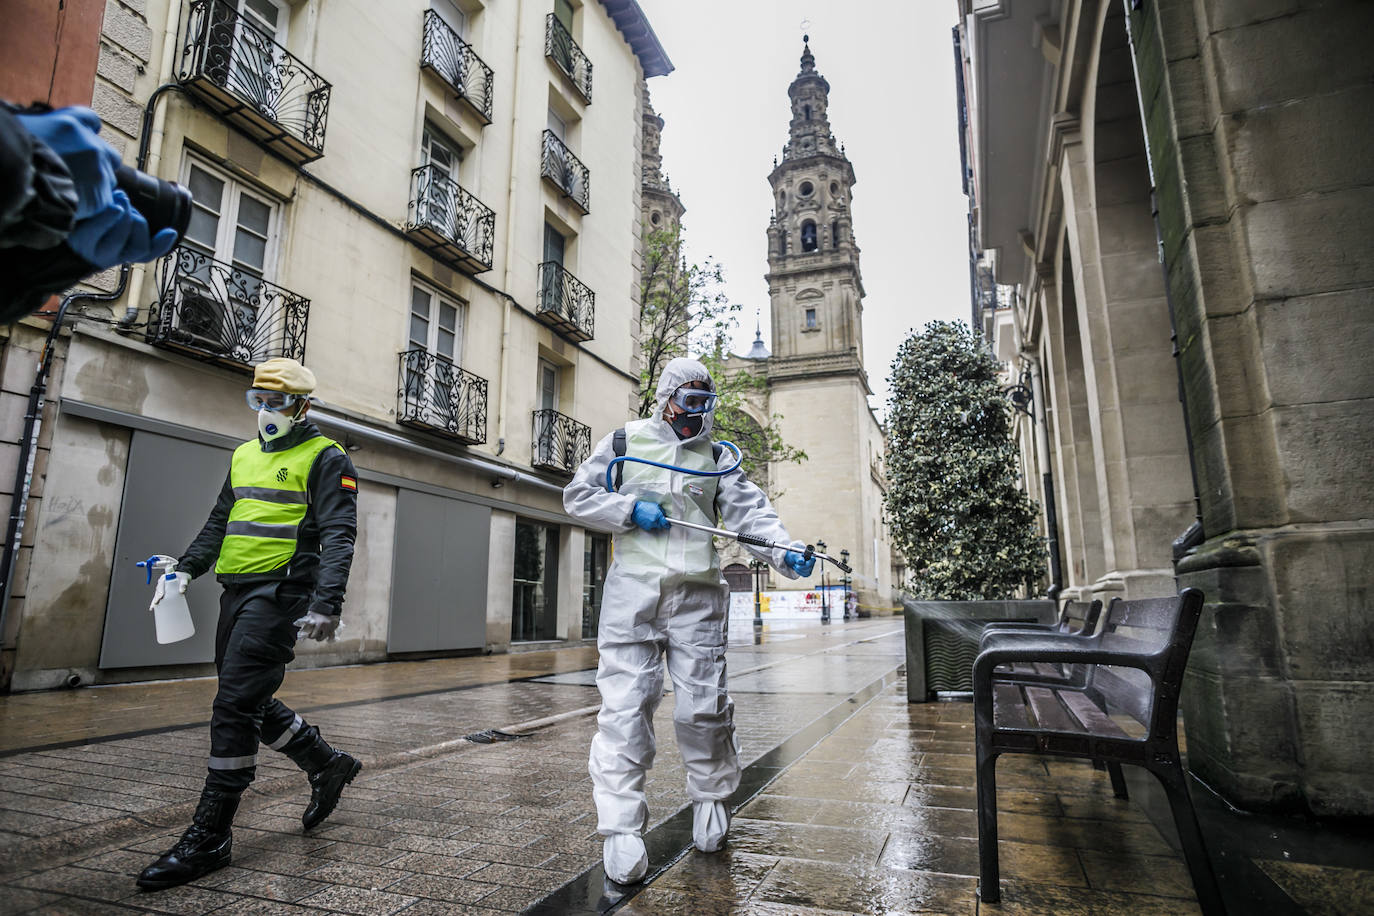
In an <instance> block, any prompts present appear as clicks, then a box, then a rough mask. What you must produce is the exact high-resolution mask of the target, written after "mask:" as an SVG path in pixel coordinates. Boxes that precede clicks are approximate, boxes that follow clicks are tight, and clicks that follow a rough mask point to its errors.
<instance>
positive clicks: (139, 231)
mask: <svg viewBox="0 0 1374 916" xmlns="http://www.w3.org/2000/svg"><path fill="white" fill-rule="evenodd" d="M176 243H177V231H176V230H175V229H171V228H167V229H163V230H161V231H160V232H158V233H157V235H154V236H152V237H151V238H150V237H149V236H148V221H147V220H146V219H144V218H143V214H142V213H139V212H138V211H137V210H135V209H134V206H133V204H131V203H129V197H128V195H127V194H125V193H124V192H123V191H121V190H119V189H118V188H116V189H115V190H114V192H113V194H111V199H110V205H109V206H108V207H106V208H105V209H104V210H101V211H100V212H99V213H97V214H95V215H94V216H92V217H90V218H88V219H83V220H80V221H78V222H77V224H76V228H74V229H73V230H72V232H71V235H69V236H67V244H68V245H69V246H70V247H71V249H72V251H75V252H76V253H77V254H79V255H81V257H83V258H85V259H86V260H87V261H89V262H91V264H93V265H95V266H96V267H97V268H100V269H104V268H106V267H113V266H114V265H116V264H131V263H133V262H135V261H151V260H154V259H156V258H160V257H162V256H163V255H164V254H166V253H167V252H169V251H171V250H172V246H173V245H175V244H176Z"/></svg>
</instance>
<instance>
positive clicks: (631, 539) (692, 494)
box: [563, 359, 816, 884]
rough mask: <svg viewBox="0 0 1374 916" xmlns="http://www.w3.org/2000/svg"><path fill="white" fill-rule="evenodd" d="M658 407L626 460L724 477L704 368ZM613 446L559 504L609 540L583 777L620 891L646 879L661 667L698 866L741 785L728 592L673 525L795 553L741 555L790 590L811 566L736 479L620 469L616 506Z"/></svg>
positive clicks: (631, 466)
mask: <svg viewBox="0 0 1374 916" xmlns="http://www.w3.org/2000/svg"><path fill="white" fill-rule="evenodd" d="M657 396H658V403H657V407H656V409H655V411H654V415H653V416H652V417H651V418H649V419H647V420H636V421H633V422H631V423H629V424H627V425H626V426H625V429H624V434H623V435H624V438H623V443H624V445H623V448H624V453H625V454H627V455H630V456H632V457H636V458H645V459H648V460H650V461H657V462H660V463H662V464H670V465H674V466H676V467H681V468H690V469H694V470H700V471H716V470H725V469H727V468H729V467H730V466H731V465H733V464H734V454H733V453H732V452H730V451H729V450H728V449H722V450H721V454H720V457H719V459H716V458H714V457H713V450H712V445H711V439H710V436H711V425H712V415H713V412H714V408H715V401H716V395H715V385H714V383H713V382H712V380H711V375H710V373H709V372H708V371H707V369H706V367H705V366H703V365H702V364H701V363H699V362H697V361H696V360H694V359H674V360H671V361H670V362H669V363H668V364H667V365H666V366H665V367H664V369H663V373H662V377H661V378H660V379H659V384H658V390H657ZM617 435H618V433H611V434H610V435H608V436H606V437H605V438H604V439H602V440H601V441H600V442H599V443H598V444H597V446H596V449H595V450H594V451H593V452H592V455H591V457H590V458H588V459H587V460H586V461H584V462H583V463H582V466H581V467H579V468H578V469H577V473H576V475H575V476H574V477H573V479H572V482H571V483H569V484H568V486H567V487H566V488H565V489H564V491H563V506H564V508H565V509H567V511H568V514H569V515H571V516H572V517H573V518H575V519H578V520H579V521H582V522H585V523H587V524H589V525H596V526H598V527H601V528H606V529H609V530H611V531H612V532H614V535H615V551H614V560H613V561H612V563H611V568H610V570H609V572H608V573H607V576H606V584H605V588H604V591H603V598H602V602H601V626H600V630H599V632H598V635H597V647H598V649H599V650H600V655H601V661H600V665H599V667H598V669H597V675H596V685H597V687H598V688H599V689H600V691H601V712H600V715H598V716H597V731H596V736H595V737H594V738H593V739H592V749H591V760H590V763H589V765H588V770H589V772H590V773H591V777H592V785H593V788H592V795H593V798H594V800H595V802H596V811H597V831H598V832H599V833H601V834H602V835H603V836H604V837H606V840H605V845H604V849H603V860H604V864H605V868H606V875H607V877H609V878H610V879H611V880H613V881H617V882H620V883H622V884H624V883H630V882H634V881H638V880H639V879H641V878H643V877H644V873H645V872H646V870H647V869H648V858H647V856H646V854H645V849H644V840H643V838H642V835H643V832H644V829H645V827H646V825H647V823H648V818H649V806H648V804H647V802H646V801H645V797H644V778H645V772H646V771H647V770H648V769H649V768H650V767H651V766H653V761H654V722H653V719H654V711H655V709H656V708H657V707H658V702H659V699H660V698H661V696H662V693H663V668H662V659H663V656H664V655H665V654H666V656H667V662H668V674H669V676H670V677H671V678H672V679H673V688H674V691H675V692H676V706H675V708H674V711H673V722H674V725H675V726H676V730H677V742H678V748H679V749H680V750H681V752H682V762H683V764H684V766H685V767H686V769H687V795H688V797H690V798H691V800H692V808H693V812H692V813H693V818H692V839H693V842H694V844H695V845H696V848H697V849H699V850H701V851H702V852H715V851H716V850H718V849H719V848H720V847H721V845H722V844H723V843H724V841H725V833H726V830H727V829H728V828H729V812H728V811H727V810H726V807H725V799H726V798H728V797H729V796H730V794H731V793H732V792H734V791H735V789H736V788H737V787H738V786H739V780H740V765H739V758H738V750H739V748H738V745H737V743H736V741H735V724H734V701H733V700H731V699H730V696H729V694H728V693H727V691H726V683H725V642H726V630H725V627H726V619H727V615H728V612H729V588H728V586H727V585H726V584H725V580H724V579H723V578H722V576H721V574H720V565H719V562H718V559H717V556H716V550H715V545H714V544H713V543H712V539H711V536H710V535H708V534H706V533H704V532H701V531H693V530H692V529H690V528H686V527H683V526H674V525H672V519H675V518H676V519H683V520H686V521H691V522H697V523H699V524H705V525H712V526H715V525H717V524H718V523H719V525H721V526H724V527H726V528H729V529H731V530H735V531H740V532H744V533H748V534H753V535H757V536H758V537H761V538H766V539H768V540H770V541H774V542H778V543H793V544H796V546H797V548H798V549H797V550H781V549H778V550H762V549H755V548H753V547H749V548H748V549H749V550H751V551H752V552H753V553H755V554H756V555H757V556H759V557H760V558H761V559H764V560H766V561H767V562H769V563H771V564H772V565H773V566H774V567H775V568H777V569H778V570H779V571H780V572H781V573H782V574H783V575H785V576H787V577H788V578H797V577H798V576H808V575H810V574H811V571H812V568H813V567H814V565H815V562H816V561H815V559H814V558H809V557H806V558H804V557H803V554H802V553H801V550H800V548H801V545H800V544H797V543H796V542H793V541H792V540H791V539H790V538H789V537H788V535H787V531H786V530H785V529H784V528H783V526H782V523H781V522H779V521H778V516H777V513H776V512H774V510H773V507H772V506H771V505H770V504H769V502H768V497H767V496H766V495H764V492H763V491H762V490H760V489H759V488H758V487H757V486H755V485H754V484H752V483H750V482H749V480H748V479H747V478H746V477H745V476H744V473H743V471H740V470H735V471H732V472H731V473H729V474H727V475H725V476H723V477H701V476H696V475H693V474H686V473H678V472H676V471H668V470H663V469H660V468H656V467H651V466H649V465H644V464H639V463H636V462H629V461H627V462H622V463H620V464H619V465H618V466H617V469H619V470H621V471H622V482H621V484H620V485H619V492H611V491H609V490H607V488H606V469H607V467H608V466H609V465H610V463H611V461H612V459H614V458H615V457H616V438H617ZM614 473H615V472H614V471H613V472H612V474H613V475H614ZM665 516H666V517H665ZM718 520H719V521H718Z"/></svg>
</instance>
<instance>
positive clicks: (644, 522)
mask: <svg viewBox="0 0 1374 916" xmlns="http://www.w3.org/2000/svg"><path fill="white" fill-rule="evenodd" d="M630 520H631V521H633V522H634V523H635V524H636V525H638V526H639V527H641V528H643V529H644V530H645V531H655V530H657V529H660V528H667V527H668V518H667V517H666V516H665V515H664V514H663V507H662V506H660V505H659V504H658V503H651V502H649V501H647V500H643V499H641V500H639V502H637V503H635V508H634V511H633V512H631V513H630Z"/></svg>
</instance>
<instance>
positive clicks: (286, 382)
mask: <svg viewBox="0 0 1374 916" xmlns="http://www.w3.org/2000/svg"><path fill="white" fill-rule="evenodd" d="M253 387H254V388H266V389H268V390H269V391H284V392H286V393H287V394H309V393H310V392H312V391H314V390H315V373H313V372H311V371H310V370H309V369H307V368H305V367H304V366H302V365H301V364H300V363H298V362H296V361H295V360H294V359H288V358H287V357H284V356H278V357H275V358H273V359H269V360H266V361H264V362H261V363H258V365H257V366H256V367H255V368H254V369H253Z"/></svg>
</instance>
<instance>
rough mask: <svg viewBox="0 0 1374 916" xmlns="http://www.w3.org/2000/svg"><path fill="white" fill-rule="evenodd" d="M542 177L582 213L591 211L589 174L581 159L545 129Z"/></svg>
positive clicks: (590, 177) (590, 178) (590, 176)
mask: <svg viewBox="0 0 1374 916" xmlns="http://www.w3.org/2000/svg"><path fill="white" fill-rule="evenodd" d="M543 175H544V178H545V180H546V181H548V182H549V183H550V184H552V185H553V186H554V187H555V188H557V189H558V191H559V193H561V194H562V195H563V196H564V197H566V198H568V200H570V201H572V202H573V205H574V206H576V207H577V208H578V209H579V210H581V211H582V212H583V213H588V212H590V211H591V184H592V175H591V172H589V171H588V170H587V167H586V166H585V165H583V164H582V160H581V159H578V158H577V157H576V156H574V155H573V153H572V150H570V149H568V146H567V144H566V143H564V142H563V141H562V140H560V139H558V135H557V134H555V133H554V132H553V131H551V130H548V129H547V128H546V129H545V130H544V170H543Z"/></svg>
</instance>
